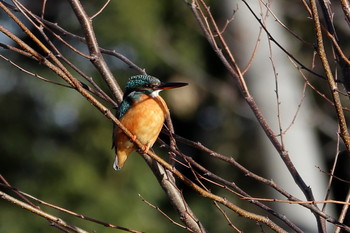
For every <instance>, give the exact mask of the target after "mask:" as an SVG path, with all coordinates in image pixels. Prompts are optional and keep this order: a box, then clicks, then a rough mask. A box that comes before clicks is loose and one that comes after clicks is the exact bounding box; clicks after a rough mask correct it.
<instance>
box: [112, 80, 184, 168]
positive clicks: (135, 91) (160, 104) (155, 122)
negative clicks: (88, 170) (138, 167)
mask: <svg viewBox="0 0 350 233" xmlns="http://www.w3.org/2000/svg"><path fill="white" fill-rule="evenodd" d="M186 85H188V83H184V82H167V83H164V82H161V81H160V80H159V79H158V78H156V77H153V76H150V75H136V76H132V77H130V78H129V80H128V82H127V84H126V87H125V90H124V95H123V100H122V102H121V103H120V104H119V106H118V108H117V111H116V117H117V118H118V119H119V121H120V123H121V124H122V125H123V126H125V127H126V128H127V129H128V130H129V131H130V132H131V133H132V134H133V135H134V136H133V138H132V139H130V138H129V137H128V136H126V135H125V134H124V132H123V131H122V130H121V129H120V128H119V127H118V126H117V125H115V124H114V127H113V145H112V148H113V147H114V149H115V161H114V163H113V168H114V170H120V169H121V168H122V167H123V165H124V163H125V161H126V159H127V158H128V156H129V155H130V154H131V152H133V151H136V150H137V148H138V147H137V146H136V145H135V144H134V142H133V141H134V140H135V139H136V138H137V139H138V140H139V141H140V142H141V143H142V144H143V145H145V147H144V148H143V149H142V150H141V153H147V152H148V150H149V149H150V148H151V147H152V146H153V144H154V143H155V141H156V140H157V138H158V135H159V133H160V131H161V129H162V127H163V124H164V121H165V119H166V118H167V117H168V115H169V109H168V106H167V104H166V103H165V101H164V99H163V98H162V97H160V96H159V92H160V91H162V90H168V89H173V88H178V87H183V86H186Z"/></svg>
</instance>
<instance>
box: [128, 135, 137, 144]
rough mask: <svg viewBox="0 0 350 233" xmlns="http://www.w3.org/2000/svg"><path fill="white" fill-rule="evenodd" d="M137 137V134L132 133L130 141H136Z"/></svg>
mask: <svg viewBox="0 0 350 233" xmlns="http://www.w3.org/2000/svg"><path fill="white" fill-rule="evenodd" d="M136 139H137V136H136V135H135V134H133V135H132V137H131V138H130V141H132V142H135V141H136Z"/></svg>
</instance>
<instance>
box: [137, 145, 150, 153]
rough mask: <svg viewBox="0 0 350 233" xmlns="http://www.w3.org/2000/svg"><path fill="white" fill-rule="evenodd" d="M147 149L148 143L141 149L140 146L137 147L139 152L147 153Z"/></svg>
mask: <svg viewBox="0 0 350 233" xmlns="http://www.w3.org/2000/svg"><path fill="white" fill-rule="evenodd" d="M148 151H149V144H147V145H144V146H143V148H142V149H141V148H140V149H139V152H140V153H141V154H147V153H148Z"/></svg>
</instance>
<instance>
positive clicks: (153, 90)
mask: <svg viewBox="0 0 350 233" xmlns="http://www.w3.org/2000/svg"><path fill="white" fill-rule="evenodd" d="M186 85H188V83H180V82H171V83H163V82H161V81H160V80H159V79H157V78H156V77H153V76H150V75H136V76H132V77H130V78H129V81H128V83H127V84H126V87H125V91H124V96H123V101H122V103H121V104H120V106H119V107H118V111H117V118H121V117H122V116H123V115H124V114H125V113H126V112H127V111H128V109H129V108H130V107H131V106H132V104H133V103H134V102H137V100H138V99H139V98H140V95H142V94H146V95H149V96H151V97H152V98H154V97H157V96H158V94H159V92H160V91H162V90H166V89H172V88H177V87H182V86H186Z"/></svg>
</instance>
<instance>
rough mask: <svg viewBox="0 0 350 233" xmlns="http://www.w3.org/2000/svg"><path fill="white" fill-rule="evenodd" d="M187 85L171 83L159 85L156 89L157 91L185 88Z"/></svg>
mask: <svg viewBox="0 0 350 233" xmlns="http://www.w3.org/2000/svg"><path fill="white" fill-rule="evenodd" d="M187 85H188V83H180V82H172V83H161V84H160V85H159V86H157V87H156V89H157V90H168V89H173V88H178V87H183V86H187Z"/></svg>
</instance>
